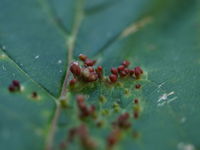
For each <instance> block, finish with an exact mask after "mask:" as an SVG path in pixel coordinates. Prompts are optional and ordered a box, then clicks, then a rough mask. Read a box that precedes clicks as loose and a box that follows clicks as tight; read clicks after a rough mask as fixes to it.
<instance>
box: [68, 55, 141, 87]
mask: <svg viewBox="0 0 200 150" xmlns="http://www.w3.org/2000/svg"><path fill="white" fill-rule="evenodd" d="M79 59H80V60H81V61H82V62H83V64H84V65H83V66H80V65H79V63H78V62H73V63H72V64H71V66H70V71H71V72H72V74H73V76H74V78H73V79H72V80H71V81H70V86H71V87H73V86H74V85H75V84H76V82H77V81H82V82H94V81H97V80H99V79H103V67H102V66H98V67H96V68H94V65H95V63H96V60H91V59H89V58H88V57H87V56H86V55H83V54H80V55H79ZM129 65H130V62H129V61H127V60H124V61H123V62H122V64H121V65H120V66H118V67H117V68H114V67H113V68H111V70H110V71H111V75H109V83H115V82H117V80H118V78H119V77H128V76H130V77H134V78H135V79H140V77H141V75H142V74H143V70H142V69H141V67H139V66H137V67H135V68H134V69H129V68H128V67H129Z"/></svg>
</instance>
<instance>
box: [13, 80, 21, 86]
mask: <svg viewBox="0 0 200 150" xmlns="http://www.w3.org/2000/svg"><path fill="white" fill-rule="evenodd" d="M12 84H13V86H15V87H17V88H20V83H19V81H18V80H13V81H12Z"/></svg>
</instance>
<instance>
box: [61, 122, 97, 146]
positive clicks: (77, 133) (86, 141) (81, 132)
mask: <svg viewBox="0 0 200 150" xmlns="http://www.w3.org/2000/svg"><path fill="white" fill-rule="evenodd" d="M75 138H78V139H79V140H80V142H81V145H82V146H83V147H84V149H88V150H93V149H96V146H97V145H96V143H95V141H94V140H92V138H91V136H90V135H89V132H88V129H87V127H86V126H85V125H80V126H78V127H74V128H71V129H70V130H69V132H68V138H67V141H64V142H63V143H62V144H61V145H60V146H61V149H66V148H67V146H68V144H69V143H71V142H73V141H74V139H75Z"/></svg>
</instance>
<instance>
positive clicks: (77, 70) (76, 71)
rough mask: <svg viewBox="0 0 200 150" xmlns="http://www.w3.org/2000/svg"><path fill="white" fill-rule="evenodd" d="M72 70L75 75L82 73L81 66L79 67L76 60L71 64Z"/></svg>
mask: <svg viewBox="0 0 200 150" xmlns="http://www.w3.org/2000/svg"><path fill="white" fill-rule="evenodd" d="M70 71H71V72H72V73H73V75H75V76H79V75H80V74H81V68H80V67H79V65H78V63H75V62H74V63H72V64H71V66H70Z"/></svg>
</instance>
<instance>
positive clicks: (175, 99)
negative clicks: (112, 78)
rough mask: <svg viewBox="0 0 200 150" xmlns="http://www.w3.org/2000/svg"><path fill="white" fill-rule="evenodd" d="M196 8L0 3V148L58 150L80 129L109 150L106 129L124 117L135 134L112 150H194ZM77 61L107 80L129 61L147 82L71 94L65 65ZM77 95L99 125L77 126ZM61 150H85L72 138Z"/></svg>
mask: <svg viewBox="0 0 200 150" xmlns="http://www.w3.org/2000/svg"><path fill="white" fill-rule="evenodd" d="M199 6H200V5H199V1H198V0H191V1H189V0H183V1H179V0H175V1H174V0H168V1H160V0H134V1H130V0H123V1H122V0H110V1H107V0H90V1H89V0H85V1H84V0H65V1H64V0H37V1H34V0H20V1H11V0H1V3H0V10H1V13H0V112H1V118H2V119H1V121H0V148H1V149H17V150H18V149H19V150H25V149H44V148H45V149H49V150H50V149H60V146H61V145H60V144H61V143H62V142H63V141H64V142H65V144H66V141H67V140H66V139H67V137H68V130H69V129H71V128H73V127H78V126H80V125H81V124H85V125H86V127H87V128H88V132H89V137H90V138H91V140H92V141H93V142H95V144H96V146H97V148H96V149H105V148H106V146H107V140H106V139H107V137H108V136H109V135H110V134H111V132H112V131H113V126H112V123H113V122H114V121H116V120H117V118H118V116H119V115H121V114H123V113H125V112H128V113H129V114H130V115H131V117H130V122H131V128H130V129H128V130H123V131H122V135H121V138H120V140H119V142H118V143H117V144H116V146H115V147H114V149H138V150H146V149H150V150H154V149H162V150H165V149H166V150H169V149H178V150H185V149H192V150H194V149H195V150H196V149H199V148H200V145H199V139H198V137H199V135H200V130H199V124H200V119H199V115H200V112H199V105H200V101H199V99H200V94H199V88H200V83H199V79H198V77H199V75H200V69H199V65H200V53H199V49H200V45H199V39H200V37H199V35H200V34H199V30H200V28H199V26H200V20H199V17H200V12H199V10H200V7H199ZM80 53H84V54H86V55H87V56H89V57H90V58H91V59H96V60H97V65H102V66H103V68H104V74H105V75H109V74H110V68H111V67H113V66H114V67H117V66H118V65H120V63H121V62H122V61H123V60H125V59H126V60H129V61H130V62H131V66H130V68H133V67H135V66H141V67H142V68H143V70H144V74H143V76H142V78H141V79H140V80H135V79H132V78H125V79H120V80H119V82H118V83H116V84H112V85H108V84H107V83H105V82H100V81H96V82H95V83H89V84H88V83H83V84H78V85H77V86H76V87H75V89H71V88H69V86H68V82H69V80H70V79H71V78H72V75H71V73H70V71H69V64H70V63H71V62H72V61H73V60H78V59H77V57H78V55H79V54H80ZM12 80H19V81H20V83H21V87H22V88H21V91H20V92H14V93H11V92H9V90H8V86H9V85H10V84H11V83H12ZM138 83H139V84H141V85H142V88H141V89H135V85H136V84H138ZM33 92H37V94H38V96H37V98H34V97H33V96H32V93H33ZM77 94H83V95H85V101H86V102H85V103H86V104H87V105H88V107H89V106H90V105H95V106H96V116H97V118H96V119H92V118H90V117H89V118H87V119H86V120H80V118H79V113H80V112H79V110H78V108H77V104H76V100H75V99H76V98H75V96H76V95H77ZM135 98H138V99H139V109H140V113H139V118H138V119H135V118H134V117H133V112H134V109H137V108H135V107H136V105H135V104H134V103H133V100H134V99H135ZM62 100H63V101H64V102H67V105H68V107H67V108H62V107H61V105H60V102H63V101H62ZM100 100H102V101H104V100H105V102H100ZM98 122H102V123H103V126H102V127H98V126H97V125H96V124H97V123H98ZM136 135H137V137H136ZM85 138H86V139H87V136H86V137H85ZM67 146H68V149H83V146H82V144H81V141H80V139H78V138H77V139H76V140H75V141H74V142H72V143H71V142H69V143H67Z"/></svg>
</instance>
